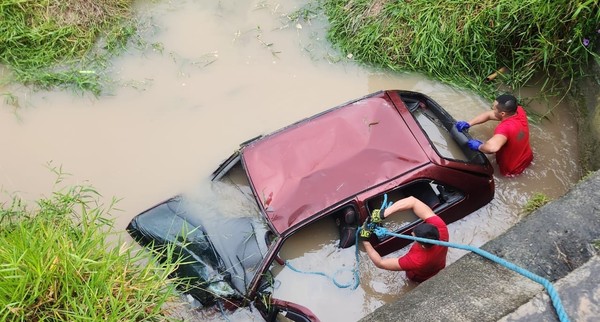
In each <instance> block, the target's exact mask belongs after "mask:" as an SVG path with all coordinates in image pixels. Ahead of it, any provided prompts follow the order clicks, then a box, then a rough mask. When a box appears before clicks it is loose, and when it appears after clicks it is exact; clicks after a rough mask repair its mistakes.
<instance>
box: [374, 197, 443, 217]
mask: <svg viewBox="0 0 600 322" xmlns="http://www.w3.org/2000/svg"><path fill="white" fill-rule="evenodd" d="M407 209H412V211H413V212H414V213H415V215H417V217H419V218H421V219H422V220H423V221H425V219H427V218H429V217H432V216H435V213H434V212H433V210H431V208H429V206H427V205H426V204H424V203H423V202H422V201H421V200H419V199H417V198H415V197H413V196H410V197H406V198H403V199H400V200H398V201H396V202H394V203H393V204H392V205H391V206H390V207H388V208H386V209H385V210H384V212H383V214H382V216H383V218H387V217H389V216H391V215H392V214H394V213H395V212H398V211H402V210H407Z"/></svg>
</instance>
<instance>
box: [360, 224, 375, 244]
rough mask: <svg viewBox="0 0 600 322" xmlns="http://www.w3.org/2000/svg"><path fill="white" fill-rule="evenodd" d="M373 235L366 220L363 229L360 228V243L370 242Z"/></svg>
mask: <svg viewBox="0 0 600 322" xmlns="http://www.w3.org/2000/svg"><path fill="white" fill-rule="evenodd" d="M372 233H373V231H372V230H371V228H370V225H369V221H368V220H365V222H364V223H363V225H362V227H360V231H359V232H358V239H359V240H360V241H369V239H370V238H371V234H372Z"/></svg>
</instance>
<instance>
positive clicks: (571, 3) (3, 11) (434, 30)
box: [0, 0, 600, 98]
mask: <svg viewBox="0 0 600 322" xmlns="http://www.w3.org/2000/svg"><path fill="white" fill-rule="evenodd" d="M309 1H310V2H309V4H308V5H307V7H306V8H305V9H303V10H301V12H302V11H303V13H304V14H303V15H301V16H303V17H305V18H306V17H307V13H308V12H313V11H315V10H320V11H324V13H325V14H326V16H327V17H328V20H329V22H330V29H329V30H328V38H329V40H330V41H331V42H332V43H333V44H334V45H335V46H336V47H338V48H339V49H340V50H341V51H342V52H343V53H344V55H347V56H348V57H350V58H352V59H354V60H356V61H359V62H362V63H364V64H368V65H371V66H375V67H379V68H385V69H391V70H394V71H416V72H420V73H424V74H426V75H428V76H430V77H432V78H435V79H438V80H441V81H443V82H446V83H449V84H452V85H455V86H458V87H461V88H465V89H470V90H473V91H474V92H476V93H478V94H480V95H483V96H485V97H488V98H491V96H493V95H495V94H496V93H497V92H498V91H507V90H508V91H511V90H514V89H516V88H519V87H522V86H524V85H525V84H527V83H528V81H530V80H531V79H532V78H534V77H535V76H538V75H545V76H549V77H546V78H545V79H556V80H559V81H566V83H567V84H572V82H573V81H574V80H575V79H577V78H578V77H580V76H582V75H584V74H585V73H586V67H587V66H588V64H589V62H590V60H591V59H593V57H596V58H598V57H600V56H599V55H598V48H600V45H599V43H600V8H599V6H600V4H599V3H598V1H597V0H554V1H546V0H527V1H525V2H523V1H520V0H490V1H473V0H441V1H433V2H432V1H429V0H411V1H391V0H309ZM132 3H133V0H106V1H100V2H94V1H83V0H66V1H50V0H0V21H2V24H0V64H3V65H6V66H8V67H9V68H10V69H11V71H12V73H11V75H13V76H14V79H13V80H14V81H17V82H21V83H24V84H29V85H35V86H39V87H43V88H50V87H53V86H71V87H75V88H77V89H81V90H86V91H91V92H93V93H95V94H99V93H100V92H101V90H102V82H103V81H104V80H105V79H103V77H102V75H103V71H104V70H105V68H106V65H107V64H108V58H109V57H110V56H111V55H112V54H114V53H115V52H116V51H118V50H119V49H122V48H124V45H125V44H126V43H127V41H128V40H129V39H130V38H131V37H132V36H134V35H135V34H136V22H135V19H132V12H131V7H132ZM292 16H294V15H291V16H290V17H292ZM299 16H300V15H299ZM594 48H595V49H594ZM498 71H499V72H498ZM494 73H495V74H494ZM490 75H494V76H496V77H495V81H492V82H486V78H487V77H488V76H490ZM549 85H556V84H549ZM550 88H551V87H548V89H550Z"/></svg>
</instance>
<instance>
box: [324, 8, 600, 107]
mask: <svg viewBox="0 0 600 322" xmlns="http://www.w3.org/2000/svg"><path fill="white" fill-rule="evenodd" d="M317 3H318V4H317V6H319V7H322V8H323V9H324V10H325V13H326V15H327V16H328V19H329V22H330V24H331V26H330V29H329V31H328V38H329V40H330V41H331V42H332V43H333V44H334V45H335V46H337V47H338V48H339V49H340V50H342V51H343V52H344V53H345V54H347V55H349V57H351V58H352V59H355V60H357V61H360V62H362V63H365V64H368V65H372V66H376V67H381V68H386V69H391V70H396V71H417V72H421V73H424V74H426V75H429V76H430V77H432V78H434V79H438V80H441V81H444V82H446V83H450V84H453V85H455V86H459V87H462V88H466V89H470V90H473V91H474V92H476V93H479V94H481V95H483V96H485V97H487V98H493V96H494V95H496V93H497V92H499V91H507V90H508V91H512V90H514V89H516V88H520V87H522V86H524V85H526V84H527V83H528V81H530V80H532V79H533V78H534V77H536V76H539V75H544V76H548V77H547V79H549V80H557V81H559V82H561V83H562V82H565V81H566V83H567V84H568V86H570V85H571V84H572V83H573V81H574V80H575V79H577V78H579V77H580V76H583V75H585V74H586V68H587V67H588V66H589V62H590V60H591V59H594V58H593V57H596V58H598V57H599V56H598V52H597V50H598V49H599V48H600V46H599V42H600V8H599V7H600V4H599V2H598V1H597V0H553V1H547V0H527V1H522V0H491V1H472V0H442V1H430V0H411V1H391V0H318V1H317ZM312 5H313V6H314V5H315V3H313V4H312ZM593 48H595V50H596V52H594V49H593ZM499 70H500V72H499V73H497V74H496V76H497V77H496V80H495V81H493V82H486V78H487V77H488V76H489V75H492V74H493V73H494V72H496V71H499ZM559 82H557V83H556V84H550V83H548V84H545V86H546V85H547V86H546V89H551V88H553V86H554V85H558V84H559ZM567 89H568V88H567Z"/></svg>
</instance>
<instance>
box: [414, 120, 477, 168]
mask: <svg viewBox="0 0 600 322" xmlns="http://www.w3.org/2000/svg"><path fill="white" fill-rule="evenodd" d="M412 115H413V116H414V117H415V119H416V120H417V122H419V124H420V125H421V128H422V129H423V131H424V132H425V133H426V134H427V136H428V137H429V141H431V143H432V144H433V146H434V148H435V150H436V151H437V153H438V154H439V155H440V156H441V157H443V158H446V159H454V160H462V161H467V160H468V159H467V157H466V155H465V153H464V152H463V150H462V149H461V148H460V146H459V145H458V143H457V142H456V141H454V139H453V138H452V135H451V134H450V132H448V131H447V130H446V128H445V127H444V126H443V124H442V123H441V122H439V121H438V119H437V118H436V117H435V115H434V114H433V113H432V112H431V111H430V110H422V109H418V110H416V111H414V112H413V113H412Z"/></svg>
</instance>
